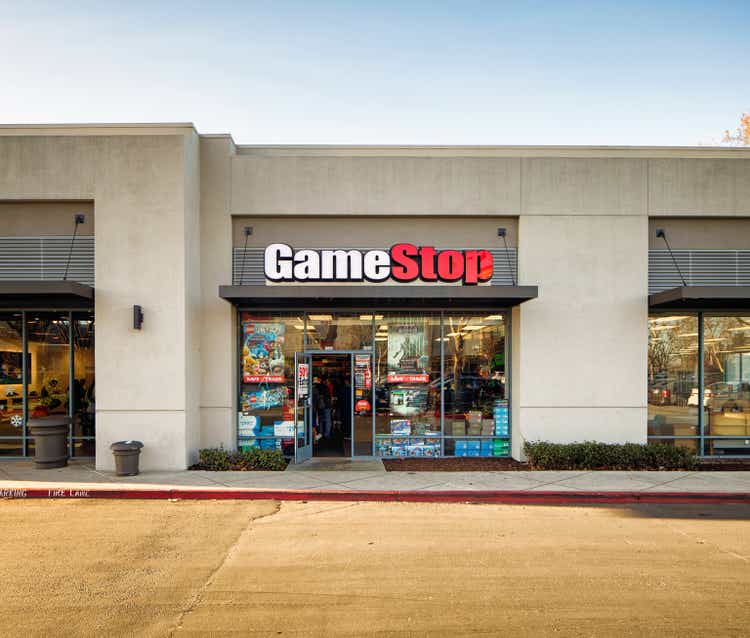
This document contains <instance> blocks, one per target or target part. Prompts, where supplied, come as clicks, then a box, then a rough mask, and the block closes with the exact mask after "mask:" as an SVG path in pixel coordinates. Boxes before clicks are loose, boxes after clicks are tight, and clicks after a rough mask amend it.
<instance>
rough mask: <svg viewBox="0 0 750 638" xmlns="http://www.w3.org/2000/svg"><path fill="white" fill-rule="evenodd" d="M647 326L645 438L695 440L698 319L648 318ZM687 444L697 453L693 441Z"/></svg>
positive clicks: (672, 315)
mask: <svg viewBox="0 0 750 638" xmlns="http://www.w3.org/2000/svg"><path fill="white" fill-rule="evenodd" d="M648 323H649V331H648V332H649V335H648V336H649V339H648V435H649V437H654V436H677V437H696V436H698V435H699V434H700V433H699V431H698V410H699V407H698V405H699V399H698V361H699V358H698V357H699V355H698V318H697V316H689V315H675V314H664V315H652V316H651V317H649V321H648ZM683 442H684V441H683ZM687 443H689V445H688V447H691V448H692V449H695V451H697V443H696V441H695V440H693V441H692V442H691V441H687Z"/></svg>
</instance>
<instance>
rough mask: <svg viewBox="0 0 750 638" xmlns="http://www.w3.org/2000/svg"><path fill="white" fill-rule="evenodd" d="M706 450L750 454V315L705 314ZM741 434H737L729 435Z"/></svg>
mask: <svg viewBox="0 0 750 638" xmlns="http://www.w3.org/2000/svg"><path fill="white" fill-rule="evenodd" d="M703 326H704V328H703V331H704V338H703V341H704V348H703V375H704V382H705V395H706V408H705V426H704V427H705V435H706V436H708V437H725V438H715V439H714V438H711V439H708V440H707V441H706V453H707V454H710V455H713V454H716V455H746V454H750V442H749V441H748V437H750V316H745V317H742V316H718V315H708V314H706V315H704V317H703ZM726 437H737V438H726Z"/></svg>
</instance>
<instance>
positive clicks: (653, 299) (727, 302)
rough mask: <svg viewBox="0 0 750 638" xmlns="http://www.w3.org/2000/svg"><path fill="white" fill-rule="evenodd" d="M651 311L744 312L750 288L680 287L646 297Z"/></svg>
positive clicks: (749, 296) (749, 297)
mask: <svg viewBox="0 0 750 638" xmlns="http://www.w3.org/2000/svg"><path fill="white" fill-rule="evenodd" d="M648 306H649V308H650V309H651V310H721V311H726V310H746V309H748V308H750V286H680V287H678V288H670V289H669V290H663V291H662V292H657V293H654V294H653V295H649V297H648Z"/></svg>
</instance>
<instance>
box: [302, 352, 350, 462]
mask: <svg viewBox="0 0 750 638" xmlns="http://www.w3.org/2000/svg"><path fill="white" fill-rule="evenodd" d="M311 418H312V424H313V436H314V443H313V456H314V457H326V456H328V457H331V456H351V449H352V366H351V355H350V354H335V353H333V354H316V355H313V356H312V401H311Z"/></svg>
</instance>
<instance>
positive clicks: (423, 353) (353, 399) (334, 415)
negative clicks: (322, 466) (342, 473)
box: [238, 310, 510, 458]
mask: <svg viewBox="0 0 750 638" xmlns="http://www.w3.org/2000/svg"><path fill="white" fill-rule="evenodd" d="M505 327H506V324H505V315H504V314H476V315H474V314H447V313H441V312H432V313H429V312H421V313H414V312H396V311H379V310H373V311H370V312H367V311H364V312H348V313H337V312H329V313H327V312H324V311H314V312H313V311H310V312H309V313H274V314H268V315H263V316H259V315H254V314H251V313H248V312H241V313H240V367H241V369H240V376H241V380H240V397H239V409H240V414H239V421H238V423H239V429H238V441H239V444H240V446H241V447H242V446H247V445H257V446H259V447H260V446H265V447H268V448H271V447H274V448H275V449H282V450H283V451H284V452H285V454H287V455H288V456H292V454H293V449H291V448H290V447H289V446H287V447H286V448H285V447H284V446H285V445H287V444H286V443H285V442H284V441H281V443H279V440H280V439H281V438H283V437H282V436H281V435H280V434H279V433H278V432H276V431H275V430H274V426H276V425H282V427H283V424H286V423H287V421H293V420H294V409H293V402H294V383H293V381H294V379H293V370H292V368H293V365H294V356H295V353H300V354H301V353H303V351H307V353H308V357H311V359H310V361H311V366H312V372H311V374H312V375H313V388H314V389H315V388H316V387H317V385H316V384H319V385H321V386H322V385H326V386H329V385H330V386H331V387H329V388H328V392H327V393H326V392H325V391H323V389H322V388H321V389H320V390H319V391H318V395H326V394H328V395H330V396H331V422H332V424H331V427H330V428H329V427H328V417H327V416H326V415H327V413H326V411H325V410H326V408H325V406H323V408H321V407H320V406H318V407H317V408H315V409H313V410H311V412H310V417H309V418H310V419H311V420H312V425H313V428H314V433H315V434H316V435H320V436H322V440H319V441H318V440H316V445H317V450H318V451H317V452H314V455H332V456H336V455H341V454H343V455H345V456H349V455H350V454H353V455H355V456H369V455H372V454H374V455H375V456H381V457H397V458H398V457H432V456H441V455H443V454H448V455H454V454H455V455H457V456H509V455H510V424H509V404H508V398H509V397H508V395H507V388H508V386H507V381H508V379H507V375H508V369H507V366H506V361H505V351H506V332H505ZM305 330H307V332H306V334H305ZM329 352H330V353H331V354H329ZM345 353H346V354H345ZM342 365H343V366H345V367H346V369H345V370H344V371H343V372H342V369H341V366H342ZM349 366H350V367H351V368H349ZM282 371H283V372H282ZM315 377H319V378H318V379H317V380H316V379H315ZM339 391H340V392H339ZM339 395H340V396H339ZM313 396H315V391H314V392H313ZM318 403H320V402H319V401H318ZM443 406H445V416H444V410H443ZM321 410H322V411H321ZM321 414H322V416H321ZM298 418H301V417H298ZM321 419H322V420H321ZM290 427H291V424H290ZM444 427H445V431H444ZM329 429H330V431H331V432H332V433H333V434H334V436H329ZM339 430H340V431H341V434H342V436H343V446H340V447H339V446H337V444H336V441H335V439H336V436H335V434H336V433H338V432H339ZM373 434H374V437H373ZM271 439H272V440H271ZM332 439H333V441H332ZM264 440H268V442H267V443H264V442H263V441H264ZM293 443H294V441H293V439H292V438H291V436H290V440H289V441H288V444H289V445H293ZM303 445H304V442H303ZM342 450H343V451H342Z"/></svg>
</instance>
